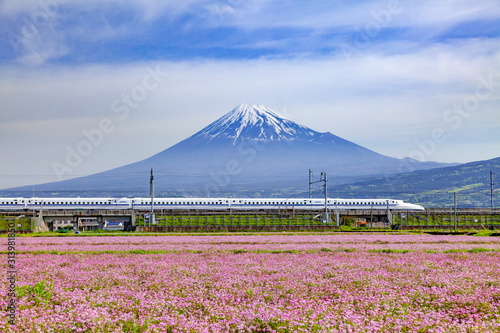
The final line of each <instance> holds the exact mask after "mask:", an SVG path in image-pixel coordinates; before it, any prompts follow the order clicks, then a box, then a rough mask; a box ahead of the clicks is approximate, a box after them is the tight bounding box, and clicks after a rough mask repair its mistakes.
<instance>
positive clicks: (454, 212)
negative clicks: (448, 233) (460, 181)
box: [453, 192, 457, 231]
mask: <svg viewBox="0 0 500 333" xmlns="http://www.w3.org/2000/svg"><path fill="white" fill-rule="evenodd" d="M453 225H454V227H455V231H457V192H453Z"/></svg>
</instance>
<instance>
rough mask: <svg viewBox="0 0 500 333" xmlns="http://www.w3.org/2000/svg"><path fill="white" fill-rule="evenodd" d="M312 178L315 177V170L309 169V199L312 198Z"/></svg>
mask: <svg viewBox="0 0 500 333" xmlns="http://www.w3.org/2000/svg"><path fill="white" fill-rule="evenodd" d="M312 178H313V171H312V170H311V169H309V199H312V184H313V183H312Z"/></svg>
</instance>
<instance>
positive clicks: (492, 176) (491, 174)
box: [490, 171, 495, 210]
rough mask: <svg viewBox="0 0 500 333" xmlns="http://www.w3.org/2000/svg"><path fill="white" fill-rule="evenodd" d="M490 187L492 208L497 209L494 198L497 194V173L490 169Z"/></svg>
mask: <svg viewBox="0 0 500 333" xmlns="http://www.w3.org/2000/svg"><path fill="white" fill-rule="evenodd" d="M490 189H491V210H493V209H495V201H494V199H493V197H494V195H495V173H494V172H493V171H490Z"/></svg>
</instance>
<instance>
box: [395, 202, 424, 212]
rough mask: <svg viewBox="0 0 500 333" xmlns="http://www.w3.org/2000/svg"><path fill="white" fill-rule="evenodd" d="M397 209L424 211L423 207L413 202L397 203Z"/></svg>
mask: <svg viewBox="0 0 500 333" xmlns="http://www.w3.org/2000/svg"><path fill="white" fill-rule="evenodd" d="M397 209H401V210H411V211H417V212H424V211H425V208H424V207H422V206H420V205H415V204H410V203H406V202H405V203H403V204H400V205H397Z"/></svg>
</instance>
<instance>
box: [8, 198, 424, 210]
mask: <svg viewBox="0 0 500 333" xmlns="http://www.w3.org/2000/svg"><path fill="white" fill-rule="evenodd" d="M327 205H328V208H329V209H331V210H391V211H394V210H401V211H424V210H425V209H424V207H422V206H420V205H415V204H411V203H407V202H404V201H403V200H394V199H328V202H327ZM324 207H325V200H324V199H309V198H307V199H304V198H297V199H283V198H267V199H261V198H259V199H254V198H156V199H154V200H153V209H155V210H161V209H167V210H194V211H196V210H200V211H201V210H205V211H206V210H215V211H216V210H221V211H226V210H248V211H252V210H257V211H258V210H276V209H298V210H321V209H324ZM150 208H151V199H150V198H0V210H4V211H22V210H34V211H39V210H70V209H89V210H123V209H137V210H149V209H150Z"/></svg>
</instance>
